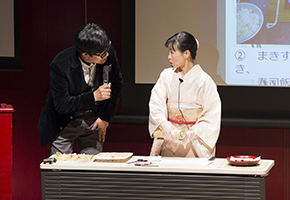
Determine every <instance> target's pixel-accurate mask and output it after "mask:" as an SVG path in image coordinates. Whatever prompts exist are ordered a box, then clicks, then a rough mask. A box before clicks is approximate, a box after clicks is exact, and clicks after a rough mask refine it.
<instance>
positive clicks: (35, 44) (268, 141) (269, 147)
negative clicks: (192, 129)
mask: <svg viewBox="0 0 290 200" xmlns="http://www.w3.org/2000/svg"><path fill="white" fill-rule="evenodd" d="M121 3H122V1H121V0H110V1H104V0H87V19H88V22H94V23H97V24H99V25H101V26H102V27H103V28H104V29H105V30H106V31H107V33H108V35H109V37H110V39H111V40H112V42H113V44H114V46H115V49H116V51H117V54H118V58H119V61H120V64H121V63H122V60H121V58H122V52H121V47H122V40H121V38H122V27H121V25H122V23H121V22H122V21H121V20H122V17H121V16H122V10H121ZM20 9H21V13H20V14H21V21H20V22H21V64H22V67H23V68H24V71H22V72H4V71H0V77H1V78H0V102H3V103H8V104H12V105H13V107H14V109H15V112H14V113H13V168H12V173H13V175H12V184H13V186H12V199H13V200H18V199H19V200H26V199H27V200H34V199H37V200H38V199H41V184H40V169H39V164H40V163H41V162H42V160H43V158H46V157H48V156H49V147H48V146H46V147H41V146H40V144H39V141H38V135H37V122H38V118H39V115H40V112H41V109H42V104H43V102H44V99H45V97H46V94H47V92H48V88H49V63H50V62H51V60H52V59H53V58H54V56H55V55H56V54H57V53H58V52H59V51H61V50H63V49H64V48H67V47H69V46H71V45H73V38H74V35H75V32H76V31H77V30H78V29H79V28H80V27H81V26H82V25H84V23H85V13H86V12H85V0H78V1H72V0H42V1H39V0H25V1H21V5H20ZM121 68H122V71H124V70H126V67H125V66H121ZM120 111H121V107H120V106H119V108H118V112H120ZM289 146H290V133H289V130H283V129H277V130H275V129H244V128H225V127H224V128H223V129H222V131H221V136H220V139H219V141H218V145H217V157H226V156H229V155H234V154H254V155H261V156H262V158H267V159H274V160H275V161H276V164H275V167H274V168H273V170H272V171H271V172H270V174H269V176H268V177H267V178H266V189H267V197H268V198H267V199H285V200H286V199H290V198H288V197H290V195H289V193H290V192H289V188H290V185H289V176H290V172H289V168H290V163H289V156H290V151H289ZM150 147H151V139H150V138H149V135H148V128H147V125H133V124H132V125H130V124H113V125H111V128H110V130H109V132H108V135H107V138H106V142H105V145H104V151H131V152H133V153H134V154H135V155H148V154H149V151H150ZM285 176H286V177H285Z"/></svg>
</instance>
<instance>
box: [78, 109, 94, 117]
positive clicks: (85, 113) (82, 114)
mask: <svg viewBox="0 0 290 200" xmlns="http://www.w3.org/2000/svg"><path fill="white" fill-rule="evenodd" d="M92 113H94V111H92V110H86V111H77V112H75V113H74V117H83V116H85V115H88V114H92Z"/></svg>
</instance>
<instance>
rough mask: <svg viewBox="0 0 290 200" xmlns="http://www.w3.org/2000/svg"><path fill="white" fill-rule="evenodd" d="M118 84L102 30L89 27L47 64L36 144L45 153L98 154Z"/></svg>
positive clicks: (114, 61)
mask: <svg viewBox="0 0 290 200" xmlns="http://www.w3.org/2000/svg"><path fill="white" fill-rule="evenodd" d="M122 85H123V77H122V75H121V72H120V67H119V63H118V59H117V56H116V52H115V50H114V47H113V45H112V44H111V41H110V39H109V38H108V36H107V34H106V32H105V31H104V30H103V29H102V28H101V27H100V26H98V25H96V24H93V23H89V24H86V25H85V26H84V27H82V28H81V29H80V30H79V31H78V33H77V34H76V36H75V44H74V46H72V47H70V48H68V49H65V50H63V51H62V52H60V53H59V54H58V55H57V56H56V57H55V58H54V60H53V61H52V62H51V64H50V89H49V92H48V95H47V97H46V100H45V103H44V106H43V109H42V112H41V116H40V119H39V123H38V135H39V140H40V144H41V145H42V146H45V145H47V144H49V143H50V151H51V152H50V153H51V154H55V153H56V152H60V153H66V154H68V153H72V152H73V146H74V143H75V142H76V145H77V151H78V153H84V154H94V155H95V154H98V153H99V152H101V151H102V149H103V142H104V141H105V136H106V132H107V128H108V126H109V123H111V122H112V121H113V116H114V114H115V111H116V108H117V105H118V102H119V99H120V96H121V89H122Z"/></svg>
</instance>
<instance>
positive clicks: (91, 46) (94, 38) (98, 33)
mask: <svg viewBox="0 0 290 200" xmlns="http://www.w3.org/2000/svg"><path fill="white" fill-rule="evenodd" d="M109 43H110V39H109V38H108V36H107V34H106V32H105V31H104V30H103V29H102V28H101V27H100V26H98V25H96V24H94V23H88V24H86V25H85V26H83V27H82V28H81V29H80V30H79V31H78V32H77V34H76V36H75V47H76V49H77V51H78V52H79V53H80V54H82V53H88V54H90V55H94V54H96V53H102V52H103V51H105V49H107V48H108V47H109Z"/></svg>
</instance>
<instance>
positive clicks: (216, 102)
mask: <svg viewBox="0 0 290 200" xmlns="http://www.w3.org/2000/svg"><path fill="white" fill-rule="evenodd" d="M165 46H166V47H167V48H168V49H169V54H168V60H169V62H170V64H171V65H172V68H167V69H165V70H163V71H162V72H161V74H160V77H159V79H158V81H157V83H156V84H155V86H154V87H153V89H152V91H151V97H150V102H149V110H150V115H149V132H150V136H151V137H152V138H154V140H153V144H152V148H151V152H150V155H151V156H156V155H161V156H164V157H198V158H209V157H212V156H214V155H215V145H216V142H217V139H218V136H219V132H220V121H221V101H220V97H219V94H218V92H217V87H216V84H215V83H214V81H213V80H212V78H211V77H210V76H209V75H208V74H206V73H205V72H204V71H203V70H202V68H201V66H200V65H198V64H195V57H196V53H197V49H198V41H197V40H196V39H195V38H194V36H192V35H191V34H189V33H187V32H179V33H177V34H175V35H174V36H172V37H170V38H169V39H168V40H167V41H166V43H165Z"/></svg>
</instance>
